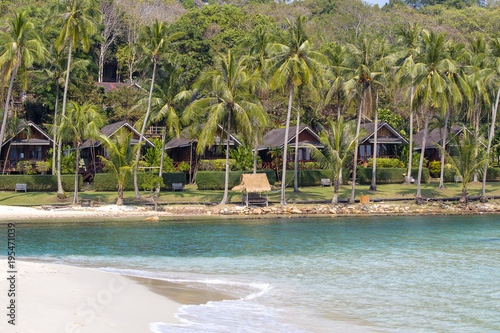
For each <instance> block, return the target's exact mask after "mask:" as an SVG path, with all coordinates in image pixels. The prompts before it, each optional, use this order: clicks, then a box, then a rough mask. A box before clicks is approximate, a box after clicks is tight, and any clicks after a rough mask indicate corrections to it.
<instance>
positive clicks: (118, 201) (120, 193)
mask: <svg viewBox="0 0 500 333" xmlns="http://www.w3.org/2000/svg"><path fill="white" fill-rule="evenodd" d="M116 205H117V206H121V205H123V184H118V198H117V199H116Z"/></svg>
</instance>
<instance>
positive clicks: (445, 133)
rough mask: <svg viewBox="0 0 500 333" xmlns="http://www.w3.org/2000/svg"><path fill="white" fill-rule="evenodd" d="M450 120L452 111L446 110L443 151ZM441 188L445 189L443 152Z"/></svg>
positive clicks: (440, 177) (442, 154)
mask: <svg viewBox="0 0 500 333" xmlns="http://www.w3.org/2000/svg"><path fill="white" fill-rule="evenodd" d="M449 119H450V109H449V108H448V110H446V116H445V117H444V128H443V138H442V146H443V150H444V149H446V140H447V138H448V120H449ZM439 188H444V153H443V152H441V174H440V176H439Z"/></svg>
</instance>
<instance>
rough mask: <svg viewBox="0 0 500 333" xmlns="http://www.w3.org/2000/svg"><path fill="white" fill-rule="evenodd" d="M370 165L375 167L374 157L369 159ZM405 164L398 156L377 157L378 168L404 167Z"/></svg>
mask: <svg viewBox="0 0 500 333" xmlns="http://www.w3.org/2000/svg"><path fill="white" fill-rule="evenodd" d="M368 167H370V168H371V167H373V159H372V158H370V159H369V160H368ZM404 167H405V164H404V163H403V162H401V161H400V160H398V159H396V158H377V168H404Z"/></svg>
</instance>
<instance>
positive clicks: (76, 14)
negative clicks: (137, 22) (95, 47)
mask: <svg viewBox="0 0 500 333" xmlns="http://www.w3.org/2000/svg"><path fill="white" fill-rule="evenodd" d="M52 12H55V13H58V14H57V15H58V17H57V19H56V21H55V24H56V25H61V32H60V33H59V36H58V37H57V39H56V41H55V43H54V46H55V47H56V49H57V50H58V51H59V52H60V51H61V50H62V49H64V48H65V46H66V43H69V45H68V60H67V67H66V79H65V82H64V93H63V101H62V109H61V115H62V116H63V117H64V116H65V114H66V100H67V96H68V85H69V81H70V79H69V77H70V69H71V55H72V52H73V51H74V50H76V48H77V47H78V45H79V44H81V46H82V49H83V51H85V52H88V50H89V49H90V37H91V36H92V35H93V34H94V33H95V32H96V31H97V26H96V25H97V23H96V22H97V21H100V16H101V13H100V11H99V9H98V4H97V2H96V1H95V0H62V1H57V2H55V4H54V6H53V8H52ZM56 127H57V128H59V127H60V126H56ZM58 137H59V140H58V148H57V197H59V198H62V197H64V191H63V188H62V181H61V149H62V141H61V139H62V137H61V136H60V135H58Z"/></svg>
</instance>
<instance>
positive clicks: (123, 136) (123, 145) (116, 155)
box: [100, 128, 139, 205]
mask: <svg viewBox="0 0 500 333" xmlns="http://www.w3.org/2000/svg"><path fill="white" fill-rule="evenodd" d="M132 137H133V133H132V132H127V131H126V130H125V129H124V128H121V129H120V130H119V131H118V132H117V133H116V135H115V136H114V138H113V139H110V138H109V137H107V136H105V135H101V136H100V138H101V140H103V142H104V145H105V146H106V149H107V152H108V155H109V159H106V158H104V157H102V156H100V157H101V160H102V162H103V164H105V165H106V166H108V167H109V168H110V169H111V170H112V171H113V173H114V174H115V176H116V179H117V182H118V184H117V191H118V199H117V200H116V204H117V205H123V190H124V187H125V181H126V180H127V178H128V177H129V176H130V175H131V174H132V172H133V170H134V168H135V163H136V162H135V152H136V150H137V149H139V145H135V146H132V144H131V141H132Z"/></svg>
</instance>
